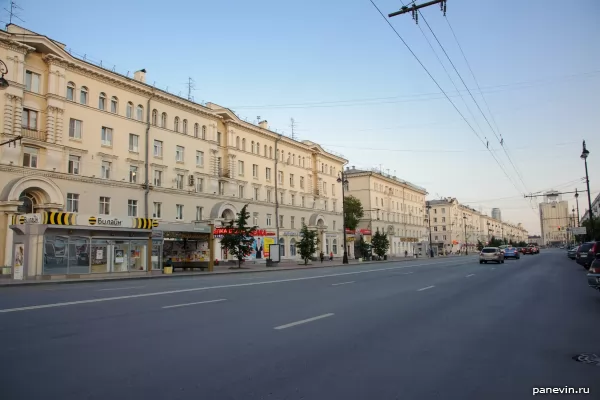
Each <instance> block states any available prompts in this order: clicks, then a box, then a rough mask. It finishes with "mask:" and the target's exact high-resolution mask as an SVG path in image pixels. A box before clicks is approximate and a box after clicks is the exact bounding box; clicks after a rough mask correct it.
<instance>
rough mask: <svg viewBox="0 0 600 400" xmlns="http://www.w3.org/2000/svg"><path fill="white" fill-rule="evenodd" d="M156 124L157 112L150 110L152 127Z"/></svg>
mask: <svg viewBox="0 0 600 400" xmlns="http://www.w3.org/2000/svg"><path fill="white" fill-rule="evenodd" d="M157 124H158V111H156V109H154V110H152V125H154V126H156V125H157Z"/></svg>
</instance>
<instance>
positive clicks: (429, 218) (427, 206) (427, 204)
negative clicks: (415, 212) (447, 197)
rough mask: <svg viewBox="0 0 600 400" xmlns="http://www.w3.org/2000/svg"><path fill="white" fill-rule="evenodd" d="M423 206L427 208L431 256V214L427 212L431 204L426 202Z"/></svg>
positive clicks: (430, 253) (430, 252)
mask: <svg viewBox="0 0 600 400" xmlns="http://www.w3.org/2000/svg"><path fill="white" fill-rule="evenodd" d="M425 208H427V222H428V224H429V255H430V256H431V257H433V248H432V247H431V245H432V244H433V243H432V242H431V215H430V213H429V211H430V210H431V204H429V202H427V203H426V205H425Z"/></svg>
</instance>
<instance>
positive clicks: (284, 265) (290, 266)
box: [0, 255, 461, 287]
mask: <svg viewBox="0 0 600 400" xmlns="http://www.w3.org/2000/svg"><path fill="white" fill-rule="evenodd" d="M457 257H461V256H458V255H451V256H439V257H435V258H457ZM423 259H425V260H429V259H430V258H429V257H419V258H415V257H406V258H405V257H388V259H387V260H385V261H364V262H359V261H358V260H348V261H349V262H348V264H347V265H359V264H382V263H392V262H404V261H414V260H423ZM344 265H345V264H343V263H342V259H341V258H339V259H338V258H336V259H334V260H333V261H329V260H326V261H323V262H322V263H321V262H320V261H316V262H309V264H308V265H304V264H302V262H301V261H293V260H284V261H282V262H280V263H278V264H277V266H276V267H267V266H266V265H265V264H252V263H245V264H242V268H240V269H238V268H237V264H233V263H223V262H221V265H218V266H215V270H214V271H213V272H208V271H204V272H201V271H181V270H178V271H177V272H173V273H172V274H170V275H165V274H163V273H162V271H160V270H156V271H151V272H146V273H145V274H143V275H127V276H118V275H117V276H111V277H105V276H103V277H94V276H93V275H90V277H89V278H75V279H53V280H51V279H44V280H23V281H14V280H12V279H10V278H1V277H0V287H9V286H30V285H48V284H57V283H63V284H68V283H78V282H103V281H126V280H140V279H154V278H157V279H158V278H178V277H189V276H216V275H225V274H243V273H253V272H276V271H291V270H297V269H316V268H328V267H341V266H344Z"/></svg>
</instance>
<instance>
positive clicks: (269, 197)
mask: <svg viewBox="0 0 600 400" xmlns="http://www.w3.org/2000/svg"><path fill="white" fill-rule="evenodd" d="M271 201H272V200H271V191H270V190H267V202H268V203H270V202H271Z"/></svg>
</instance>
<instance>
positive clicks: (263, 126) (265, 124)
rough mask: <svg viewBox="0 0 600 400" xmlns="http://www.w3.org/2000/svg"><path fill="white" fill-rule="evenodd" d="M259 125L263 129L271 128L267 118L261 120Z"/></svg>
mask: <svg viewBox="0 0 600 400" xmlns="http://www.w3.org/2000/svg"><path fill="white" fill-rule="evenodd" d="M258 126H260V127H261V128H263V129H269V122H268V121H267V120H266V119H265V120H263V121H260V122H259V123H258Z"/></svg>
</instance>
